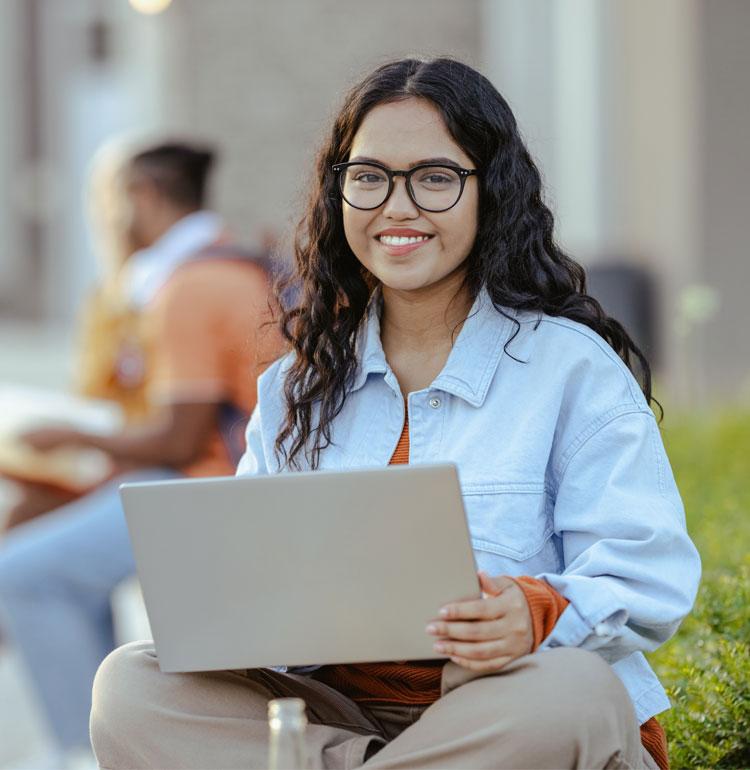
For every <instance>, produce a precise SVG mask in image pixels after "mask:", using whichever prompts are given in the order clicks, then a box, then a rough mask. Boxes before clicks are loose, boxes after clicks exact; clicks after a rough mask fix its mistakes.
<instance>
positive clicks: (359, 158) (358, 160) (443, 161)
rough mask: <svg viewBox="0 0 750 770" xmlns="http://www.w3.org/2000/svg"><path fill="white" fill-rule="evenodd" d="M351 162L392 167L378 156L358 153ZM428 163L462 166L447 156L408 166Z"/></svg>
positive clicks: (416, 162) (424, 159) (412, 165)
mask: <svg viewBox="0 0 750 770" xmlns="http://www.w3.org/2000/svg"><path fill="white" fill-rule="evenodd" d="M349 163H377V164H379V165H381V166H385V167H386V168H390V166H389V165H388V164H387V163H383V161H382V160H378V159H377V158H368V157H366V156H365V155H357V156H355V157H354V158H350V159H349ZM426 164H430V165H435V166H455V167H456V168H459V167H460V165H461V164H460V163H457V162H456V161H455V160H453V159H452V158H445V157H439V158H423V159H422V160H415V161H414V163H410V164H409V165H408V166H407V168H414V167H415V166H424V165H426Z"/></svg>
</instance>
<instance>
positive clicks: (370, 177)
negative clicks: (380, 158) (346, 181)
mask: <svg viewBox="0 0 750 770" xmlns="http://www.w3.org/2000/svg"><path fill="white" fill-rule="evenodd" d="M354 181H355V182H359V183H360V184H377V183H378V182H383V181H384V179H383V177H382V176H380V175H379V174H372V173H363V174H357V175H356V176H355V177H354Z"/></svg>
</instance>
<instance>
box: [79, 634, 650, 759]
mask: <svg viewBox="0 0 750 770" xmlns="http://www.w3.org/2000/svg"><path fill="white" fill-rule="evenodd" d="M442 692H443V694H442V697H441V698H440V699H439V700H438V701H437V702H435V703H434V704H432V705H431V706H429V707H424V706H387V707H363V706H360V705H358V704H356V703H354V702H353V701H351V700H350V699H349V698H347V697H346V696H344V695H342V694H341V693H339V692H338V691H336V690H333V689H331V688H330V687H328V686H327V685H325V684H323V683H321V682H317V681H315V680H314V679H311V678H310V677H305V676H298V675H294V674H277V673H275V672H273V671H270V670H268V669H252V670H249V671H220V672H207V673H198V674H162V673H161V672H160V670H159V667H158V664H157V659H156V653H155V652H154V649H153V646H152V644H151V643H150V642H135V643H133V644H129V645H125V646H124V647H121V648H120V649H118V650H115V652H113V653H112V654H111V655H110V656H109V657H108V658H107V659H106V660H105V661H104V662H103V663H102V665H101V668H100V669H99V672H98V674H97V677H96V682H95V683H94V697H93V709H92V712H91V740H92V743H93V747H94V751H95V753H96V757H97V760H98V762H99V766H100V767H101V768H110V769H111V770H135V769H136V768H137V769H139V770H140V769H141V768H159V769H160V770H168V769H169V770H171V769H172V768H175V769H176V768H180V769H181V770H188V768H190V769H192V770H209V769H210V770H224V769H228V768H237V769H238V770H239V769H240V768H245V769H246V768H264V767H267V735H268V726H267V725H268V723H267V703H268V701H269V700H270V699H271V698H277V697H300V698H303V699H304V700H305V702H306V703H307V715H308V719H309V725H308V728H307V734H306V739H307V748H308V753H309V755H310V759H311V767H318V768H320V767H323V768H342V769H347V770H348V768H356V767H361V766H363V765H364V767H365V768H368V770H369V769H370V768H371V769H372V770H377V769H379V768H465V769H468V768H609V769H614V768H647V770H654V769H655V768H656V767H657V766H656V764H655V762H654V760H653V759H652V758H651V756H650V755H649V754H648V752H647V751H646V750H645V749H643V747H642V746H641V743H640V736H639V731H638V724H637V722H636V719H635V712H634V710H633V705H632V702H631V701H630V698H629V697H628V695H627V693H626V691H625V689H624V687H623V685H622V684H621V682H620V680H619V679H618V678H617V677H616V676H615V674H614V673H613V672H612V670H611V668H610V667H609V666H608V665H607V664H606V663H605V662H604V661H603V660H602V659H601V658H600V657H599V656H597V655H595V654H594V653H590V652H585V651H583V650H579V649H572V648H557V649H554V650H549V651H545V652H541V653H535V654H533V655H527V656H525V657H523V658H519V659H518V660H516V661H514V662H513V663H512V664H510V665H509V666H507V667H506V668H505V669H504V670H503V671H502V672H501V673H499V674H495V675H491V676H481V677H477V676H476V675H473V674H471V673H470V672H468V671H466V670H465V669H462V668H460V667H458V666H456V665H455V664H453V663H448V664H446V666H445V667H444V669H443V678H442Z"/></svg>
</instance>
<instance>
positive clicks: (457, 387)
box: [350, 287, 516, 407]
mask: <svg viewBox="0 0 750 770" xmlns="http://www.w3.org/2000/svg"><path fill="white" fill-rule="evenodd" d="M381 310H382V297H381V293H380V290H379V289H376V290H375V292H373V296H372V297H371V299H370V303H369V305H368V307H367V311H366V314H365V318H364V320H363V323H362V327H361V329H360V332H359V336H358V338H357V342H356V352H357V360H358V361H359V365H358V367H357V372H356V374H355V377H354V381H353V383H352V386H351V388H350V390H351V391H355V390H359V389H360V388H361V387H362V386H363V385H364V384H365V381H366V380H367V377H368V376H369V375H370V374H383V375H385V374H386V373H387V372H388V371H389V369H390V367H389V366H388V362H387V361H386V359H385V353H384V352H383V346H382V344H381V342H380V314H381ZM503 311H504V312H505V313H507V314H508V316H510V317H509V318H508V317H506V316H504V315H502V314H501V313H499V312H498V311H497V310H496V309H495V306H494V305H493V304H492V300H491V299H490V296H489V294H488V293H487V290H486V289H485V288H484V287H482V289H481V290H480V292H479V294H478V296H477V298H476V300H475V301H474V304H473V305H472V308H471V310H470V312H469V315H468V316H467V318H466V322H465V323H464V325H463V328H462V329H461V331H460V333H459V335H458V337H457V338H456V341H455V343H454V345H453V349H452V350H451V352H450V355H449V356H448V360H447V361H446V364H445V366H444V367H443V369H442V371H441V372H440V374H438V376H437V377H436V378H435V380H434V381H433V383H432V385H431V388H432V389H436V390H442V391H444V392H445V393H451V394H452V395H454V396H458V397H459V398H462V399H463V400H464V401H466V402H467V403H469V404H471V405H472V406H477V407H478V406H481V405H482V404H483V403H484V400H485V398H486V396H487V391H488V390H489V387H490V383H491V382H492V378H493V377H494V375H495V372H496V371H497V368H498V366H499V364H500V360H501V359H502V357H503V353H504V346H505V343H506V342H507V341H508V339H509V338H510V337H511V335H512V332H513V329H514V323H513V320H512V319H514V318H515V317H516V311H515V310H513V309H512V308H505V307H504V308H503Z"/></svg>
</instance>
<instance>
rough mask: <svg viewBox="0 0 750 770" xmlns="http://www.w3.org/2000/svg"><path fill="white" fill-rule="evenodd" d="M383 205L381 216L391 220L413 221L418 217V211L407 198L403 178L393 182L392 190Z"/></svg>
mask: <svg viewBox="0 0 750 770" xmlns="http://www.w3.org/2000/svg"><path fill="white" fill-rule="evenodd" d="M384 205H385V208H384V209H383V214H384V215H385V216H387V217H390V218H391V219H415V218H416V217H418V216H419V209H418V208H417V207H416V206H415V205H414V201H413V200H412V199H411V197H410V196H409V191H408V190H407V189H406V180H405V179H404V178H403V177H396V178H395V179H394V180H393V190H391V194H390V196H389V197H388V200H387V201H386V202H385V204H384Z"/></svg>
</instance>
